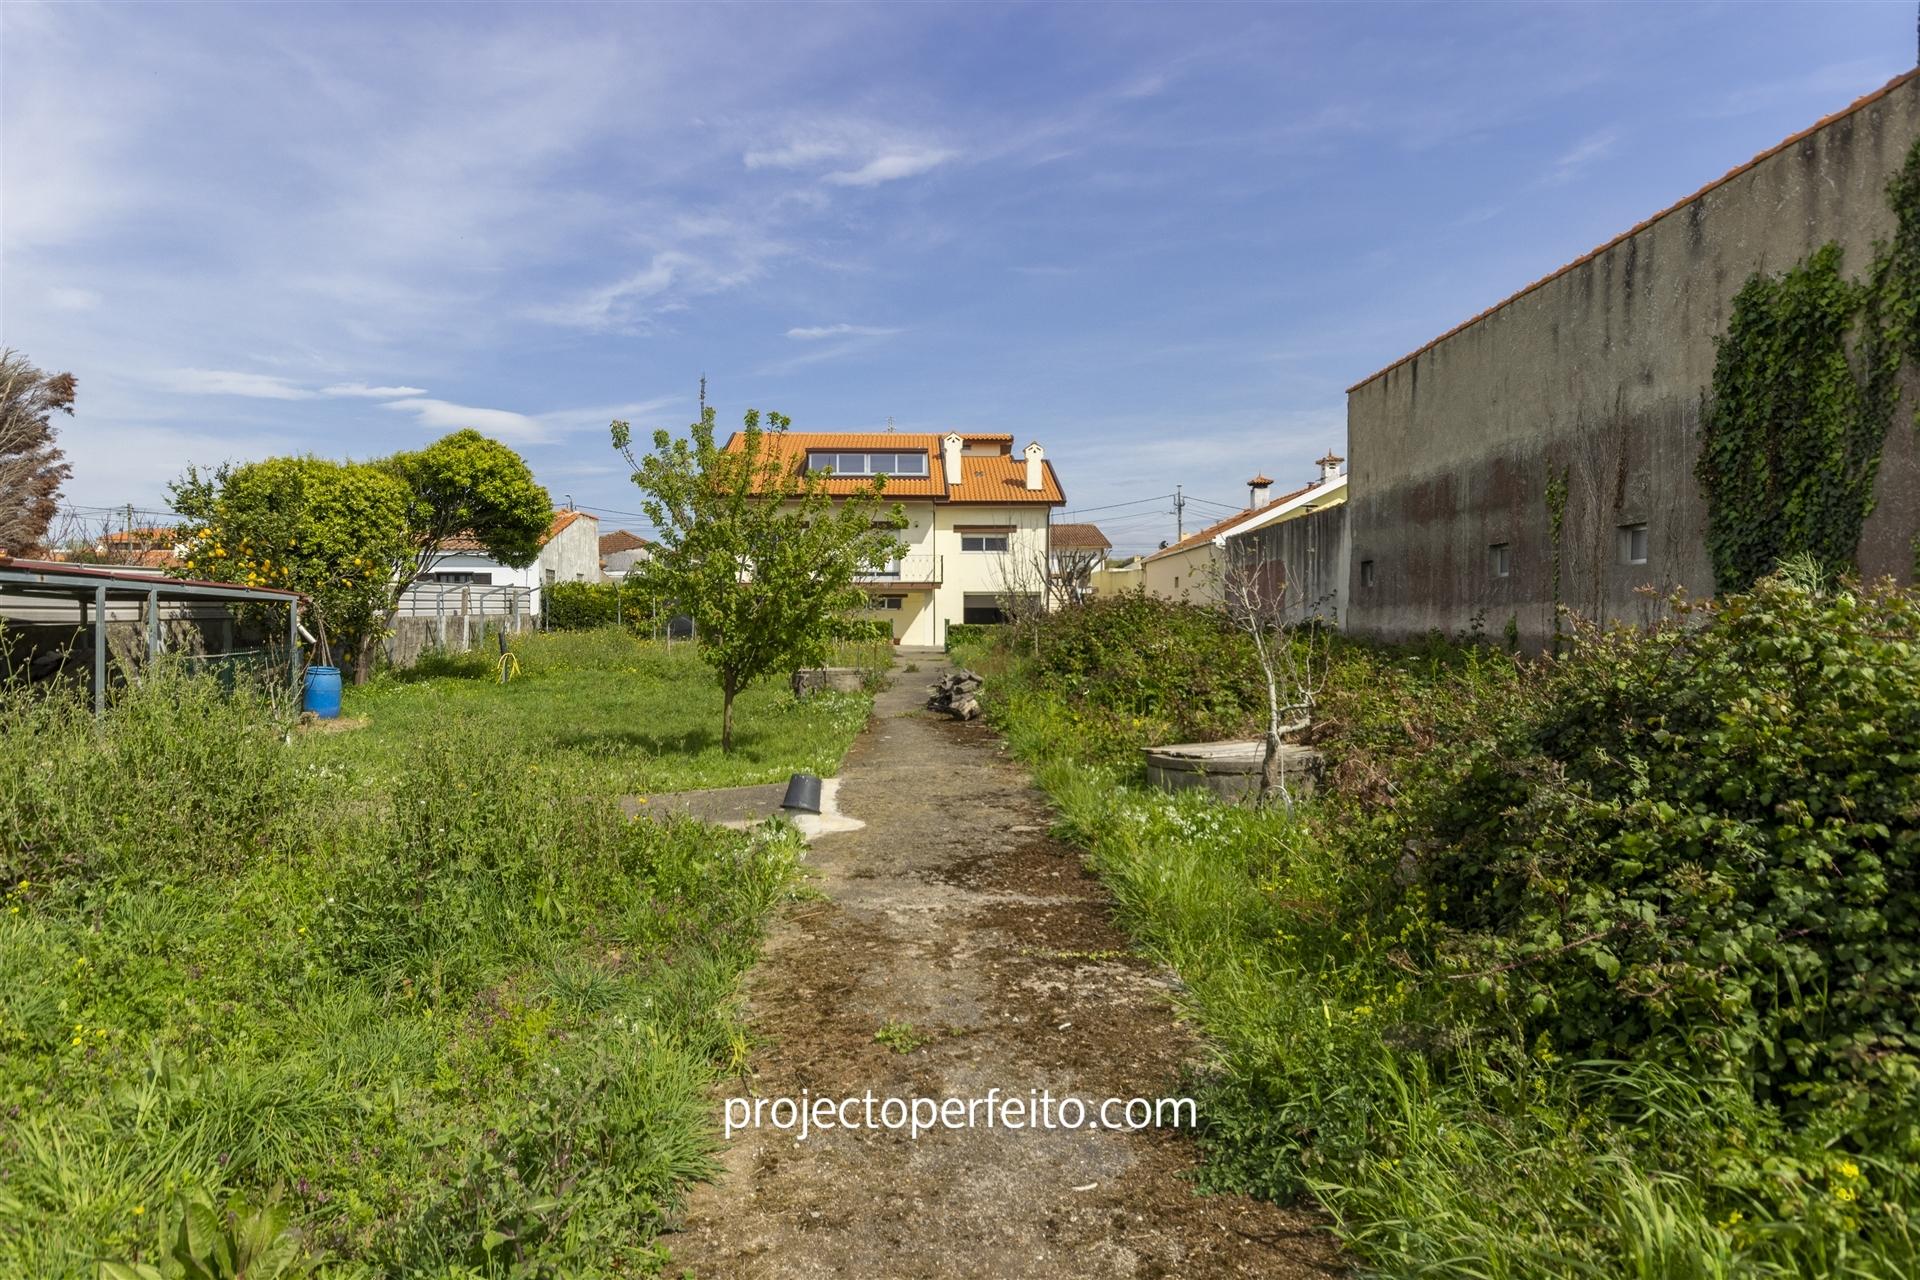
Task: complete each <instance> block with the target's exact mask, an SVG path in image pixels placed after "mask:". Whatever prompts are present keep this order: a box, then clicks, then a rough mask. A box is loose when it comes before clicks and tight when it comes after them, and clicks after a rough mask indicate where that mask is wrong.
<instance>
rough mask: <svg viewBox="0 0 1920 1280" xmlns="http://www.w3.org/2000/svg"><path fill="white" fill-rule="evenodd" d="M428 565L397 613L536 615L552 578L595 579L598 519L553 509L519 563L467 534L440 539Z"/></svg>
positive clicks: (583, 514)
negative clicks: (534, 550)
mask: <svg viewBox="0 0 1920 1280" xmlns="http://www.w3.org/2000/svg"><path fill="white" fill-rule="evenodd" d="M440 552H441V554H440V557H439V558H438V559H437V560H435V561H434V564H433V568H432V569H430V570H428V571H427V572H426V573H423V574H421V575H420V578H419V580H418V581H417V582H415V583H414V584H413V585H412V586H411V587H409V588H408V589H407V592H406V594H405V596H403V597H402V598H401V602H400V612H402V613H405V614H412V615H415V616H419V615H423V614H434V613H440V612H446V613H481V614H515V613H518V614H527V613H532V614H535V615H537V614H539V612H540V610H541V608H542V603H541V592H542V590H543V589H544V588H546V587H549V586H552V585H553V584H554V583H556V582H599V581H600V580H601V577H600V522H599V521H598V520H596V519H595V518H594V517H592V516H590V515H588V514H587V513H586V512H584V511H556V512H554V513H553V523H552V524H551V525H549V526H548V527H547V532H546V536H545V537H544V538H543V539H542V540H541V543H540V555H539V557H538V558H537V559H535V560H534V562H533V563H532V564H530V565H528V566H526V567H525V568H519V569H516V568H514V567H513V566H511V565H504V564H501V563H500V562H499V561H497V560H495V559H494V558H493V557H492V556H490V555H488V554H487V549H486V548H485V547H484V546H482V545H481V544H480V543H479V541H478V540H477V539H475V538H473V537H471V536H469V535H466V534H461V535H458V536H455V537H452V538H448V539H446V540H445V541H443V542H442V543H441V544H440Z"/></svg>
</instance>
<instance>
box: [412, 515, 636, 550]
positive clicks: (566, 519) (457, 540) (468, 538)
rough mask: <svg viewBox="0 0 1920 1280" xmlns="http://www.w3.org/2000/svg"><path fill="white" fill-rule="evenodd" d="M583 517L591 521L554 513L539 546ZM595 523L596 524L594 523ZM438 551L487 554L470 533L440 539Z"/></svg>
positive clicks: (483, 545) (544, 544)
mask: <svg viewBox="0 0 1920 1280" xmlns="http://www.w3.org/2000/svg"><path fill="white" fill-rule="evenodd" d="M583 516H584V517H585V518H587V519H589V520H592V519H593V517H592V516H589V515H587V513H586V512H584V511H556V512H554V513H553V523H552V524H550V525H548V526H547V531H546V532H545V533H543V534H541V535H540V545H541V546H543V547H544V546H546V545H547V544H548V543H549V542H552V541H553V540H554V539H555V538H556V537H558V536H559V535H560V531H561V530H562V529H564V528H566V527H567V526H568V525H570V524H572V523H573V522H574V521H575V520H578V519H580V518H581V517H583ZM596 523H598V522H597V521H596ZM440 550H442V551H462V552H468V553H477V554H480V555H485V554H486V552H487V548H486V546H485V544H483V543H482V542H481V541H480V539H478V538H476V537H474V536H473V534H471V533H456V534H454V535H453V536H452V537H451V538H442V539H440Z"/></svg>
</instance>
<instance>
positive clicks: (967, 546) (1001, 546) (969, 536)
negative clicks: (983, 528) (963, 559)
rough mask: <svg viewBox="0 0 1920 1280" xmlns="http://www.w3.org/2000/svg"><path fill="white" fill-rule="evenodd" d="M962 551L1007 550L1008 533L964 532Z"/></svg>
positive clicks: (961, 536)
mask: <svg viewBox="0 0 1920 1280" xmlns="http://www.w3.org/2000/svg"><path fill="white" fill-rule="evenodd" d="M960 549H961V550H962V551H1005V550H1006V549H1007V535H1006V534H1004V533H963V534H961V535H960Z"/></svg>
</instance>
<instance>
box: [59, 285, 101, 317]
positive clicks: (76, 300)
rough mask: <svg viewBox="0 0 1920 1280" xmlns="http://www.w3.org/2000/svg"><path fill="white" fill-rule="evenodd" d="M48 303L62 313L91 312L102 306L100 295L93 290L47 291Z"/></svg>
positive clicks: (63, 289)
mask: <svg viewBox="0 0 1920 1280" xmlns="http://www.w3.org/2000/svg"><path fill="white" fill-rule="evenodd" d="M47 301H48V302H49V303H50V304H52V305H53V306H54V307H55V308H57V309H59V310H61V311H91V310H93V309H94V308H95V307H97V306H99V305H100V295H99V294H97V293H95V292H94V291H93V290H91V289H66V288H59V287H55V288H52V289H48V290H47Z"/></svg>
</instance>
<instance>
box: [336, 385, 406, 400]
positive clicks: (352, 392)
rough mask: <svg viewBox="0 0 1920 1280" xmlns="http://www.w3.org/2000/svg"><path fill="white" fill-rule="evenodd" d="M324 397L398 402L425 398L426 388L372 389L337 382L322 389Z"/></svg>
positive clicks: (366, 386) (365, 386)
mask: <svg viewBox="0 0 1920 1280" xmlns="http://www.w3.org/2000/svg"><path fill="white" fill-rule="evenodd" d="M320 394H321V395H323V396H363V397H365V398H367V399H369V400H397V399H399V398H401V397H402V396H423V395H425V394H427V391H426V388H425V387H370V386H368V385H367V384H366V383H364V382H336V383H334V384H333V385H332V386H330V387H322V388H320Z"/></svg>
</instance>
